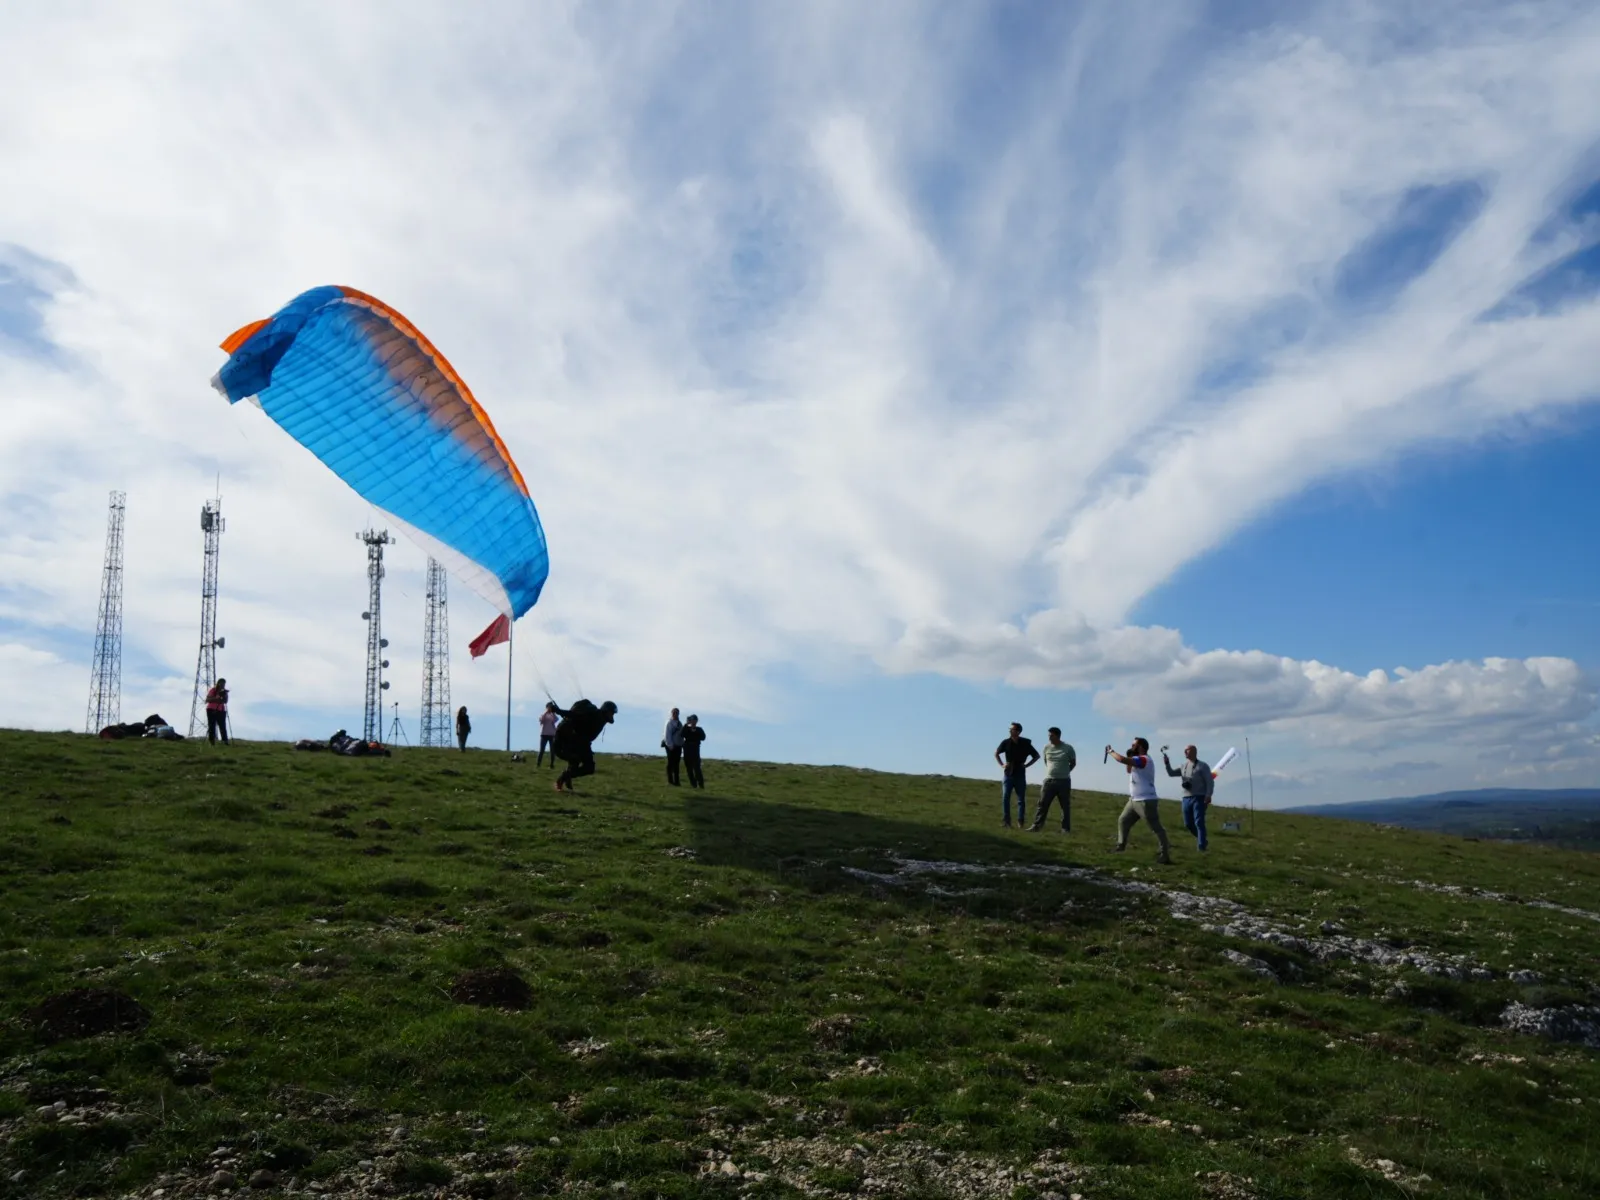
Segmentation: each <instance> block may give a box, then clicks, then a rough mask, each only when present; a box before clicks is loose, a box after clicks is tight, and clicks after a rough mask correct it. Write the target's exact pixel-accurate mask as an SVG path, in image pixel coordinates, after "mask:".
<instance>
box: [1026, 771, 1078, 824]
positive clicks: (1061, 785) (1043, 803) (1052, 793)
mask: <svg viewBox="0 0 1600 1200" xmlns="http://www.w3.org/2000/svg"><path fill="white" fill-rule="evenodd" d="M1052 800H1059V801H1060V802H1061V832H1062V833H1070V832H1071V831H1072V780H1070V779H1046V780H1045V781H1044V787H1042V788H1041V789H1040V790H1039V815H1038V816H1036V817H1035V818H1034V819H1033V827H1034V828H1035V829H1043V828H1044V819H1045V818H1046V817H1048V816H1049V815H1050V801H1052Z"/></svg>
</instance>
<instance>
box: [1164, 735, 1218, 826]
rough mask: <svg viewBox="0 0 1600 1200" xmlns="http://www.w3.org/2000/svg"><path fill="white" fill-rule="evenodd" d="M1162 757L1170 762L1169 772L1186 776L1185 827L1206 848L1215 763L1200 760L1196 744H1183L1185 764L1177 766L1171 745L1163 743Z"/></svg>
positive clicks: (1184, 793)
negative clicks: (1173, 763) (1194, 745)
mask: <svg viewBox="0 0 1600 1200" xmlns="http://www.w3.org/2000/svg"><path fill="white" fill-rule="evenodd" d="M1161 761H1162V762H1164V763H1166V764H1167V774H1168V775H1177V776H1181V777H1182V778H1183V827H1184V828H1185V829H1187V830H1188V831H1189V832H1190V833H1191V834H1192V835H1193V836H1194V839H1195V844H1196V846H1197V847H1198V848H1199V849H1200V850H1201V851H1202V852H1203V851H1204V850H1205V848H1206V844H1207V842H1206V809H1207V808H1209V807H1210V805H1211V792H1212V789H1213V788H1215V787H1216V780H1214V779H1213V778H1212V777H1211V767H1210V766H1209V765H1208V764H1207V763H1203V762H1201V761H1200V752H1199V751H1198V750H1196V749H1195V748H1194V747H1193V746H1185V747H1184V748H1183V766H1181V767H1177V768H1174V767H1173V765H1172V760H1171V759H1170V758H1168V757H1167V748H1166V747H1165V746H1163V747H1161Z"/></svg>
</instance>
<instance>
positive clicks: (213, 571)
mask: <svg viewBox="0 0 1600 1200" xmlns="http://www.w3.org/2000/svg"><path fill="white" fill-rule="evenodd" d="M226 527H227V522H225V521H224V520H223V519H222V497H221V496H218V497H217V498H216V499H215V500H207V501H206V502H205V504H204V505H202V506H201V508H200V528H201V530H202V531H204V533H205V535H206V557H205V567H204V569H203V570H202V571H201V572H200V658H199V661H197V662H196V663H195V667H194V699H193V700H191V701H190V702H189V736H190V737H199V736H200V735H201V734H202V733H204V732H205V726H206V718H205V712H206V693H207V692H209V691H210V690H211V685H212V684H214V683H216V681H217V651H218V650H220V649H222V647H223V646H224V645H226V644H227V641H226V639H225V638H219V637H218V636H217V554H218V552H219V551H220V550H221V549H222V531H223V529H225V528H226Z"/></svg>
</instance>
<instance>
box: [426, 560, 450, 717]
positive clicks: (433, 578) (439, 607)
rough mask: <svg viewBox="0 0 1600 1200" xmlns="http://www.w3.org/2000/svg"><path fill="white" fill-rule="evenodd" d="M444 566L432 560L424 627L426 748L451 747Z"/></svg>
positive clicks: (447, 596)
mask: <svg viewBox="0 0 1600 1200" xmlns="http://www.w3.org/2000/svg"><path fill="white" fill-rule="evenodd" d="M448 579H449V576H448V575H447V574H446V573H445V569H444V564H443V563H441V562H440V561H439V560H438V559H436V558H430V559H429V560H428V593H427V600H426V612H425V615H424V618H423V627H422V737H421V742H420V744H421V745H424V746H446V747H447V746H449V745H450V728H451V723H450V599H449V595H448V590H447V581H448Z"/></svg>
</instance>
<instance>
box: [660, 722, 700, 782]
mask: <svg viewBox="0 0 1600 1200" xmlns="http://www.w3.org/2000/svg"><path fill="white" fill-rule="evenodd" d="M700 736H701V737H704V736H705V734H703V733H702V734H701V735H700ZM661 747H662V749H664V750H665V751H666V752H667V782H668V783H670V784H671V785H672V786H673V787H677V786H678V760H679V759H680V758H682V757H683V722H682V721H680V720H678V710H677V709H673V710H672V715H671V716H670V717H668V718H667V727H666V728H665V729H663V730H662V731H661Z"/></svg>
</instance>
